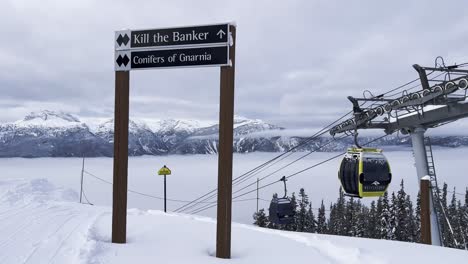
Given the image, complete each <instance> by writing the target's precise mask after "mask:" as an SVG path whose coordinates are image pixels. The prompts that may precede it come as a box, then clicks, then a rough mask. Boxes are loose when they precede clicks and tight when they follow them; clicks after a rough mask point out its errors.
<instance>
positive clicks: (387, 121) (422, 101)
mask: <svg viewBox="0 0 468 264" xmlns="http://www.w3.org/2000/svg"><path fill="white" fill-rule="evenodd" d="M413 68H414V69H415V70H416V71H417V72H418V74H419V80H420V81H421V87H422V89H421V90H418V91H416V92H408V90H404V91H403V92H402V94H401V95H400V96H399V97H396V98H385V97H384V95H379V96H375V97H372V98H354V97H351V96H349V97H348V99H349V100H350V101H351V103H352V104H353V113H354V117H353V118H350V119H348V120H345V121H343V122H342V123H340V124H338V125H336V126H334V127H333V128H331V129H330V134H331V135H332V136H335V135H336V134H339V133H353V132H354V133H356V132H357V130H359V129H383V130H384V131H385V133H386V134H392V133H394V132H396V131H401V132H402V133H403V134H410V135H411V140H412V145H413V151H414V156H415V162H416V171H417V176H418V182H419V179H421V178H422V177H424V176H426V175H431V173H430V169H429V163H430V162H429V161H428V156H427V152H426V146H425V143H424V133H425V131H426V130H427V129H428V128H434V127H438V126H441V125H444V124H447V123H450V122H453V121H456V120H458V119H461V118H464V117H468V101H467V100H466V99H467V88H468V70H464V69H458V66H457V65H453V66H448V67H446V66H443V67H421V66H419V65H417V64H415V65H413ZM427 71H430V73H429V74H428V73H427ZM434 72H440V74H439V75H438V76H441V75H445V76H444V79H443V80H437V79H428V75H430V74H432V73H434ZM413 88H414V87H413ZM410 89H412V88H410ZM363 101H372V102H373V103H372V104H371V107H368V108H365V109H363V108H361V105H360V102H363ZM433 177H435V175H434V176H433ZM431 198H432V199H431V201H430V203H431V204H430V206H431V208H432V209H431V237H432V244H433V245H442V241H441V236H440V228H439V224H438V217H437V215H436V211H437V210H436V209H435V203H434V200H436V201H438V198H439V197H438V186H437V185H436V186H432V197H431Z"/></svg>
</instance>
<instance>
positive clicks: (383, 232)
mask: <svg viewBox="0 0 468 264" xmlns="http://www.w3.org/2000/svg"><path fill="white" fill-rule="evenodd" d="M381 207H382V208H381V212H380V215H379V219H380V238H381V239H387V240H393V239H394V236H393V231H394V230H393V223H392V218H393V213H392V208H391V206H390V202H389V201H388V192H385V194H384V196H383V198H382V205H381Z"/></svg>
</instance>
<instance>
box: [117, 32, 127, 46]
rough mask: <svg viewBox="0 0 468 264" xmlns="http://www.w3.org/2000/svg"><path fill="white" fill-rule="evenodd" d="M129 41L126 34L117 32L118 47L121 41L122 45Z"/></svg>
mask: <svg viewBox="0 0 468 264" xmlns="http://www.w3.org/2000/svg"><path fill="white" fill-rule="evenodd" d="M129 41H130V38H129V37H128V35H127V34H124V35H123V36H122V34H119V37H118V38H117V44H119V47H120V46H122V43H123V44H124V45H127V43H128V42H129Z"/></svg>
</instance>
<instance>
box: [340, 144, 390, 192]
mask: <svg viewBox="0 0 468 264" xmlns="http://www.w3.org/2000/svg"><path fill="white" fill-rule="evenodd" d="M338 179H339V180H340V182H341V186H342V187H343V190H344V192H345V194H346V195H348V196H353V197H359V198H363V197H378V196H382V195H383V194H384V193H385V191H386V190H387V187H388V185H389V184H390V182H391V180H392V173H391V171H390V165H389V164H388V161H387V159H386V158H385V156H384V155H383V154H382V150H380V149H374V148H348V151H347V153H346V154H345V156H344V157H343V161H342V162H341V165H340V170H339V171H338Z"/></svg>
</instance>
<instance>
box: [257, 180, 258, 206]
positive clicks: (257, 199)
mask: <svg viewBox="0 0 468 264" xmlns="http://www.w3.org/2000/svg"><path fill="white" fill-rule="evenodd" d="M257 213H258V178H257Z"/></svg>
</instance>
